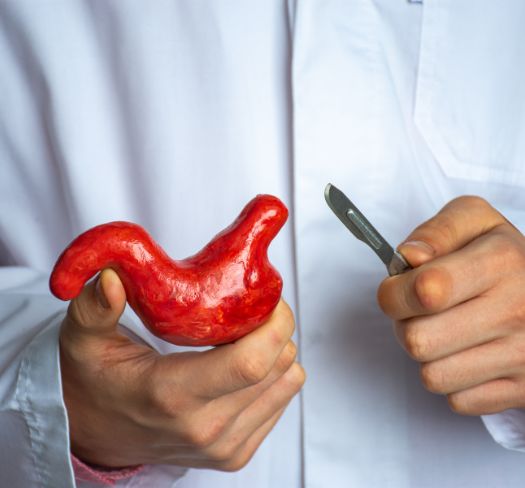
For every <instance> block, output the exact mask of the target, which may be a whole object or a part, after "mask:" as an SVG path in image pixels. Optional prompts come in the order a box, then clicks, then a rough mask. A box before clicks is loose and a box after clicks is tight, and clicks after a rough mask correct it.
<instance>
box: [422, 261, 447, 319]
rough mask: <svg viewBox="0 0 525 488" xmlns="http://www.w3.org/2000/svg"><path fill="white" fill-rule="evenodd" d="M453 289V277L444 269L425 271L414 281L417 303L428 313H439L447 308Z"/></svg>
mask: <svg viewBox="0 0 525 488" xmlns="http://www.w3.org/2000/svg"><path fill="white" fill-rule="evenodd" d="M451 287H452V277H451V276H450V273H449V272H448V271H447V270H445V269H443V268H428V269H426V270H423V271H422V272H420V273H419V274H418V275H417V276H416V279H415V280H414V293H415V296H416V298H417V301H418V302H419V304H420V306H421V307H422V309H423V310H425V311H427V312H437V311H439V310H443V309H444V308H445V307H446V306H447V304H448V302H449V299H450V289H451Z"/></svg>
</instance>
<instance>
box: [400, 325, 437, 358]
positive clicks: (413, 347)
mask: <svg viewBox="0 0 525 488" xmlns="http://www.w3.org/2000/svg"><path fill="white" fill-rule="evenodd" d="M403 335H404V343H405V349H406V351H407V353H408V354H409V355H410V357H411V358H412V359H415V360H416V361H425V360H426V359H427V358H428V356H429V354H430V350H431V345H430V341H429V338H428V334H426V333H425V331H423V330H422V329H421V327H420V325H419V324H418V322H408V323H407V324H406V326H405V331H404V334H403Z"/></svg>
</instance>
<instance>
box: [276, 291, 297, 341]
mask: <svg viewBox="0 0 525 488" xmlns="http://www.w3.org/2000/svg"><path fill="white" fill-rule="evenodd" d="M279 311H280V314H281V321H282V322H283V323H284V324H285V325H286V336H287V337H291V336H292V334H293V333H294V330H295V317H294V315H293V312H292V309H291V308H290V305H288V304H287V303H286V302H285V301H284V300H281V307H280V309H279Z"/></svg>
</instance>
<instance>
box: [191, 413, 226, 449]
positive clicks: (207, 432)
mask: <svg viewBox="0 0 525 488" xmlns="http://www.w3.org/2000/svg"><path fill="white" fill-rule="evenodd" d="M226 425H227V422H226V419H225V417H223V416H221V415H217V416H214V417H212V418H211V419H207V420H206V421H204V422H196V423H195V425H194V426H193V427H192V428H190V429H189V430H188V431H187V432H186V441H187V442H188V443H189V444H190V445H192V446H193V447H196V448H197V449H199V450H204V449H207V448H209V447H210V446H211V445H212V444H214V443H215V442H217V441H218V440H219V439H220V437H221V436H222V434H223V432H224V430H225V428H226Z"/></svg>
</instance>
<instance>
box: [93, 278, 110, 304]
mask: <svg viewBox="0 0 525 488" xmlns="http://www.w3.org/2000/svg"><path fill="white" fill-rule="evenodd" d="M95 295H96V296H97V300H98V303H100V305H102V307H103V308H110V306H109V303H108V300H107V298H106V295H104V290H103V289H102V283H101V279H100V276H99V277H98V279H97V284H96V285H95Z"/></svg>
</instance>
